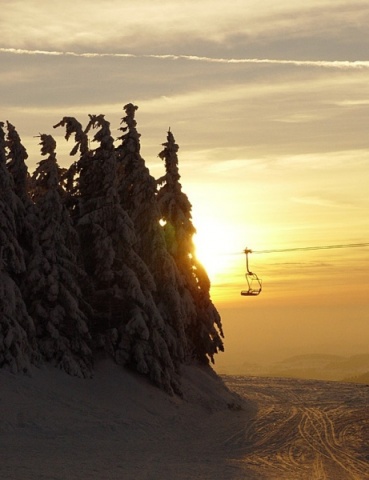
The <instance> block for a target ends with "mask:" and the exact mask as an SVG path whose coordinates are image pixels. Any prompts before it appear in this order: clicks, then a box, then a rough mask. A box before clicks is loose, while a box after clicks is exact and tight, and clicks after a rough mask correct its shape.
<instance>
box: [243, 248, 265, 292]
mask: <svg viewBox="0 0 369 480" xmlns="http://www.w3.org/2000/svg"><path fill="white" fill-rule="evenodd" d="M244 253H245V255H246V274H245V277H246V281H247V286H248V289H247V290H242V291H241V295H242V296H245V297H255V296H257V295H259V294H260V292H261V289H262V283H261V279H260V278H259V277H258V276H257V275H256V273H253V272H250V269H249V257H248V254H249V253H252V250H250V249H248V248H246V249H245V250H244Z"/></svg>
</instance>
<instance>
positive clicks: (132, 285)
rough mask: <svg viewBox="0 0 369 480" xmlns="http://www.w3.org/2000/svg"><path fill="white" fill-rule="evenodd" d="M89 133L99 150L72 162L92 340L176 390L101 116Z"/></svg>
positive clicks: (163, 331) (69, 124)
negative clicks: (88, 283)
mask: <svg viewBox="0 0 369 480" xmlns="http://www.w3.org/2000/svg"><path fill="white" fill-rule="evenodd" d="M65 125H66V126H67V129H68V128H70V129H71V128H74V127H75V126H76V123H75V122H71V120H70V119H69V120H68V121H66V122H65ZM73 125H74V127H73ZM91 128H97V129H98V131H97V132H96V133H95V135H94V138H93V140H94V141H95V142H98V143H99V146H98V148H97V149H96V150H93V151H87V150H83V151H81V157H80V160H79V161H78V162H77V171H78V172H79V177H78V178H77V191H76V195H77V196H78V200H79V206H78V209H77V210H78V217H77V218H76V225H77V229H78V232H79V234H80V238H81V247H82V253H83V259H84V265H85V269H86V271H87V273H88V275H89V277H90V279H91V292H90V294H89V299H90V301H91V304H92V306H93V308H94V311H95V321H94V334H95V337H96V338H100V339H101V344H100V345H102V346H103V347H104V348H105V349H106V350H107V351H108V352H109V353H110V354H111V355H112V356H113V358H114V359H115V360H116V361H117V363H119V364H122V365H127V366H129V367H130V368H133V369H135V370H137V371H138V372H140V373H143V374H145V375H148V376H149V377H150V379H151V380H152V381H153V382H154V383H156V384H157V385H159V386H160V387H162V388H164V389H166V390H167V391H170V392H171V391H173V390H178V378H177V374H176V371H175V366H174V363H173V360H172V358H171V355H170V352H169V349H168V341H167V338H168V331H167V326H166V324H165V322H164V321H163V319H162V317H161V315H160V312H159V311H158V309H157V307H156V305H155V302H154V299H153V297H152V291H153V290H154V289H155V284H154V281H153V278H152V276H151V274H150V272H149V270H148V268H147V266H146V265H145V263H144V262H143V261H142V259H141V258H140V257H139V255H138V254H137V253H136V252H135V245H136V243H137V239H136V235H135V231H134V226H133V223H132V221H131V219H130V218H129V216H128V214H127V213H126V212H125V210H124V209H123V208H122V206H121V204H120V199H119V195H118V192H117V187H118V176H117V161H116V152H115V148H114V144H113V138H112V136H111V133H110V125H109V122H107V121H106V120H105V118H104V116H103V115H98V116H95V115H90V122H89V124H88V126H87V128H86V130H85V133H84V134H85V135H86V134H87V132H88V131H89V130H90V129H91ZM78 134H79V135H81V132H80V131H79V132H78ZM79 141H80V140H79Z"/></svg>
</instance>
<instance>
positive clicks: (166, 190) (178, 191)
mask: <svg viewBox="0 0 369 480" xmlns="http://www.w3.org/2000/svg"><path fill="white" fill-rule="evenodd" d="M163 146H164V150H162V151H161V152H160V153H159V157H160V158H161V159H162V160H163V161H164V162H165V170H166V174H165V175H164V176H163V177H161V178H160V179H159V180H158V184H159V185H161V187H160V189H159V192H158V196H157V198H158V204H159V207H160V211H161V216H162V220H163V222H164V227H163V228H164V232H165V238H166V242H167V246H168V250H169V251H170V253H171V254H172V256H173V258H174V260H175V262H176V265H177V267H178V269H179V271H180V272H181V275H182V277H183V279H184V283H185V287H186V289H187V290H188V292H189V294H190V297H191V300H192V302H193V305H194V307H195V314H194V315H193V316H192V318H191V324H190V325H189V326H188V328H187V330H186V334H187V336H188V338H189V341H190V344H191V345H192V347H193V354H194V356H196V357H197V358H198V360H200V361H201V362H207V361H208V358H210V359H211V361H214V358H213V357H214V354H215V353H217V352H218V350H221V351H223V342H222V339H221V337H222V336H223V331H222V325H221V319H220V316H219V313H218V312H217V310H216V308H215V306H214V305H213V303H212V301H211V299H210V293H209V292H210V281H209V278H208V275H207V273H206V271H205V269H204V268H203V266H202V265H201V263H200V262H199V261H198V260H197V258H196V254H195V247H194V243H193V235H194V233H195V232H196V230H195V227H194V226H193V224H192V217H191V209H192V206H191V203H190V202H189V200H188V197H187V196H186V195H185V194H184V193H183V192H182V186H181V184H180V182H179V180H180V175H179V170H178V155H177V152H178V148H179V147H178V145H177V144H176V143H175V140H174V136H173V134H172V132H171V131H169V132H168V135H167V141H166V142H165V143H164V144H163ZM188 301H189V302H190V300H188Z"/></svg>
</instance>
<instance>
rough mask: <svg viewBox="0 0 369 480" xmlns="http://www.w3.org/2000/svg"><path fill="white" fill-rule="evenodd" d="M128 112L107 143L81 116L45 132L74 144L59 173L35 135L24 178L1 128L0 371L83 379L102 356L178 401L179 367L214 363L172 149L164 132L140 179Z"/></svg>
mask: <svg viewBox="0 0 369 480" xmlns="http://www.w3.org/2000/svg"><path fill="white" fill-rule="evenodd" d="M137 108H138V107H137V106H135V105H133V104H131V103H129V104H127V105H125V106H124V112H125V116H124V117H123V118H122V122H121V125H122V126H121V127H120V131H121V136H120V137H119V138H118V139H116V140H115V139H114V138H113V137H112V134H111V130H110V124H109V122H108V121H107V120H106V119H105V116H104V115H89V122H88V124H87V126H86V127H85V128H84V127H83V126H82V125H81V123H80V122H79V121H78V120H77V119H75V118H74V117H64V118H62V119H61V120H60V122H59V123H57V124H56V125H55V126H54V128H58V129H60V128H62V129H64V131H65V139H66V140H71V139H72V140H74V143H75V144H74V146H73V148H72V150H71V152H70V155H71V157H72V162H71V165H70V167H69V168H61V167H60V166H59V165H58V159H57V153H56V149H57V145H56V141H55V140H54V138H53V137H52V136H51V135H49V134H40V135H39V139H40V148H41V156H42V159H41V161H39V163H38V164H37V167H36V169H35V171H34V172H33V173H32V174H30V173H29V171H28V167H27V165H26V161H27V158H28V154H27V151H26V149H25V147H24V146H23V145H22V142H21V139H20V137H19V135H18V133H17V131H16V129H15V127H14V126H13V125H12V124H11V123H9V122H7V123H6V125H5V124H4V123H2V122H1V123H0V227H1V228H0V235H1V237H0V367H3V368H8V369H10V370H11V371H13V372H15V373H16V372H24V371H28V370H29V369H30V368H31V365H42V364H44V363H48V364H52V365H54V366H56V367H58V368H61V369H62V370H65V371H66V372H67V373H69V374H71V375H75V376H79V377H87V378H88V377H90V376H92V375H93V371H94V362H95V361H96V359H97V358H99V357H100V356H101V355H108V356H110V357H112V358H113V359H114V360H115V362H117V363H118V364H120V365H124V366H127V367H129V368H130V369H133V370H135V371H137V372H139V373H141V374H144V375H146V376H147V377H149V379H150V380H151V381H152V382H153V383H154V384H156V385H158V386H159V387H160V388H162V389H164V390H166V391H167V392H169V393H173V392H175V393H180V391H181V387H180V367H181V365H182V364H191V363H197V364H208V363H209V362H210V361H211V362H214V355H215V354H216V353H218V352H219V351H222V350H223V340H222V337H223V331H222V325H221V319H220V316H219V313H218V312H217V310H216V308H215V306H214V305H213V303H212V301H211V298H210V282H209V278H208V276H207V273H206V271H205V270H204V268H203V266H202V265H201V263H200V262H199V261H198V260H197V258H196V255H195V248H194V244H193V235H194V233H195V227H194V225H193V223H192V218H191V208H192V207H191V203H190V201H189V199H188V197H187V196H186V194H185V193H184V192H183V191H182V186H181V184H180V174H179V169H178V148H179V147H178V145H177V144H176V143H175V139H174V136H173V133H172V132H171V131H170V130H169V132H168V133H167V138H166V142H164V143H163V144H162V146H163V150H162V151H161V152H160V153H159V157H160V158H161V159H162V160H163V163H164V167H165V174H164V175H163V176H162V177H161V178H159V179H157V180H156V179H155V178H154V177H153V176H151V174H150V172H149V169H148V168H147V167H146V165H145V160H144V159H143V157H142V156H141V153H140V134H139V133H138V131H137V128H136V127H137V124H136V119H135V115H136V111H137ZM90 137H92V139H91V138H90ZM90 140H92V141H90ZM90 145H91V146H93V147H95V148H92V147H91V146H90Z"/></svg>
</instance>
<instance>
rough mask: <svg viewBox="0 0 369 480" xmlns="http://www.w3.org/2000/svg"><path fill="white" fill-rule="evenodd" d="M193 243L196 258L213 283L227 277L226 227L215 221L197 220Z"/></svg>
mask: <svg viewBox="0 0 369 480" xmlns="http://www.w3.org/2000/svg"><path fill="white" fill-rule="evenodd" d="M196 231H197V232H196V234H195V235H194V237H193V241H194V244H195V249H196V257H197V258H198V260H199V261H200V262H201V263H202V265H203V266H204V267H205V270H206V272H207V274H208V276H209V278H210V280H211V282H212V283H213V282H214V281H219V280H220V278H221V277H222V276H226V275H227V269H228V268H229V253H230V235H229V230H227V227H226V225H224V224H222V223H220V222H219V221H217V220H215V219H204V220H202V221H200V220H198V221H197V225H196Z"/></svg>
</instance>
